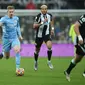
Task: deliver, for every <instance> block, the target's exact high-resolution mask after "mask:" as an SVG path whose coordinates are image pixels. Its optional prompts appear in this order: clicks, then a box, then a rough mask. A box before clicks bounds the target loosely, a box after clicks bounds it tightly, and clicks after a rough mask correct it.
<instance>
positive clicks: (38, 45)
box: [35, 35, 51, 48]
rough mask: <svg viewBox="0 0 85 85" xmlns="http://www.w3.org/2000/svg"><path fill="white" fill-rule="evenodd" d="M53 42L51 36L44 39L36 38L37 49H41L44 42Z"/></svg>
mask: <svg viewBox="0 0 85 85" xmlns="http://www.w3.org/2000/svg"><path fill="white" fill-rule="evenodd" d="M47 41H51V36H50V35H45V36H44V37H42V38H38V37H36V39H35V43H36V48H40V47H41V45H42V43H43V42H45V43H46V42H47Z"/></svg>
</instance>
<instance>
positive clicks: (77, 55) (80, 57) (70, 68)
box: [64, 46, 84, 81]
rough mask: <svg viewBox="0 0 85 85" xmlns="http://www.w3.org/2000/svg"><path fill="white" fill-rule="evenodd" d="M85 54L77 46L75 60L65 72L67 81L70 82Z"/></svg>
mask: <svg viewBox="0 0 85 85" xmlns="http://www.w3.org/2000/svg"><path fill="white" fill-rule="evenodd" d="M83 56H84V53H83V52H82V50H81V49H80V48H79V47H78V46H77V47H76V55H75V58H74V59H72V60H71V63H70V65H69V66H68V68H67V69H66V71H64V74H65V75H66V79H67V80H68V81H70V76H69V75H70V73H71V71H72V69H73V68H74V67H75V66H76V64H77V63H79V62H80V61H81V59H82V58H83Z"/></svg>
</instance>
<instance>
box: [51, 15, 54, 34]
mask: <svg viewBox="0 0 85 85" xmlns="http://www.w3.org/2000/svg"><path fill="white" fill-rule="evenodd" d="M51 34H52V35H53V34H54V19H53V17H52V15H51Z"/></svg>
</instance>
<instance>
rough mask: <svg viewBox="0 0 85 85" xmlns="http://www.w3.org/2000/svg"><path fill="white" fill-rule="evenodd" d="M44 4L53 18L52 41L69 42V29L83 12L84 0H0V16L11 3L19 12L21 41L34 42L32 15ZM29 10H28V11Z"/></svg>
mask: <svg viewBox="0 0 85 85" xmlns="http://www.w3.org/2000/svg"><path fill="white" fill-rule="evenodd" d="M42 4H46V5H47V6H48V10H49V12H50V13H52V15H53V18H54V27H55V35H54V36H52V39H53V42H54V43H71V38H70V36H68V35H69V29H70V27H71V25H72V24H73V23H74V22H75V21H76V20H77V19H78V18H79V17H80V15H81V14H82V13H84V11H83V12H81V11H80V12H79V11H77V12H75V11H71V12H68V11H69V10H79V9H84V8H85V0H0V17H2V16H3V15H4V14H5V13H4V12H5V11H3V10H5V9H6V8H7V6H8V5H13V6H15V8H16V9H17V10H19V11H20V10H22V11H21V12H20V13H18V12H19V11H17V13H18V16H20V25H21V32H22V35H23V38H24V42H23V43H34V39H35V31H34V29H33V28H32V25H33V21H34V17H35V16H36V15H37V14H38V13H39V12H40V11H39V9H40V6H41V5H42ZM29 10H30V11H29Z"/></svg>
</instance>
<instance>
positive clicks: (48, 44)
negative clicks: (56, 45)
mask: <svg viewBox="0 0 85 85" xmlns="http://www.w3.org/2000/svg"><path fill="white" fill-rule="evenodd" d="M46 46H47V48H52V41H50V40H48V41H47V42H46Z"/></svg>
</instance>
